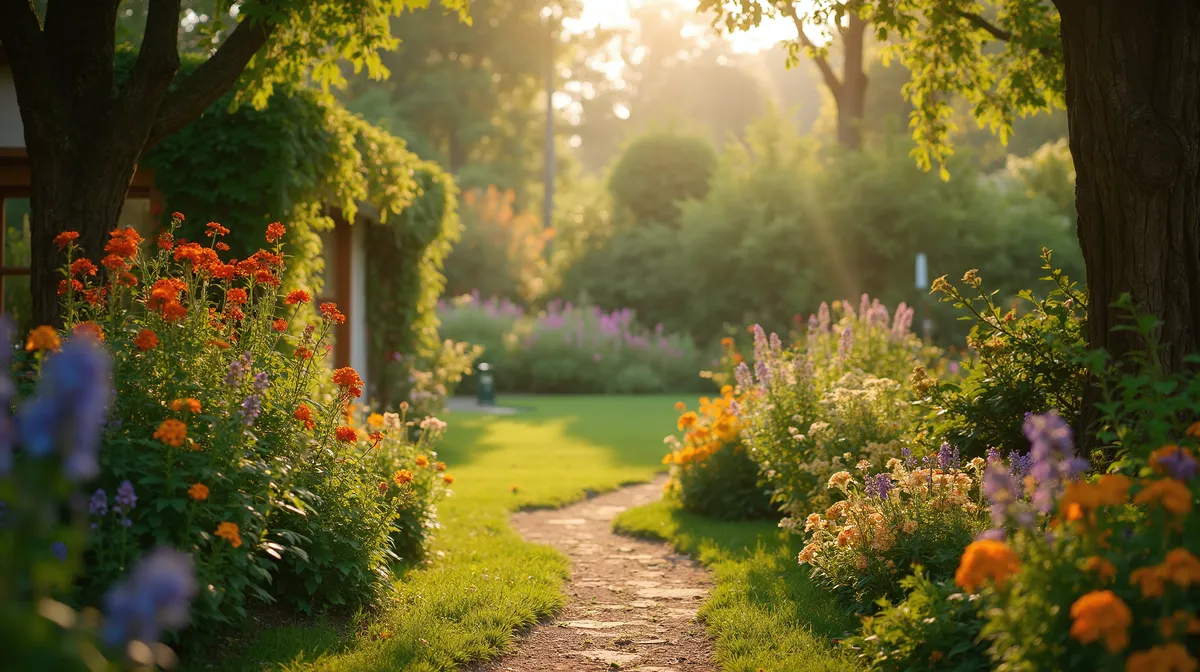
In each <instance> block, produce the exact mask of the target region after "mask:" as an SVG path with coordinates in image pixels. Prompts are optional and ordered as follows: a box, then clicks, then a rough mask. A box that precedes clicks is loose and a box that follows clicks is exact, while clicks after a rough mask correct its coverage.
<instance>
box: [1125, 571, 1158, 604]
mask: <svg viewBox="0 0 1200 672" xmlns="http://www.w3.org/2000/svg"><path fill="white" fill-rule="evenodd" d="M1129 583H1130V585H1134V586H1137V587H1138V588H1140V589H1141V591H1142V597H1145V598H1154V597H1162V596H1163V593H1164V592H1165V591H1166V585H1167V581H1166V576H1165V575H1164V572H1163V570H1162V567H1160V566H1153V567H1142V568H1140V569H1135V570H1133V572H1131V573H1130V574H1129Z"/></svg>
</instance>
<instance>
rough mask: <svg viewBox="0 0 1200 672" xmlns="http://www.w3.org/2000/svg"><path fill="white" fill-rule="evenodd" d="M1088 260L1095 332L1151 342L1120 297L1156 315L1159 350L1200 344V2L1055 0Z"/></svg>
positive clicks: (1172, 363) (1114, 349)
mask: <svg viewBox="0 0 1200 672" xmlns="http://www.w3.org/2000/svg"><path fill="white" fill-rule="evenodd" d="M1056 4H1057V5H1058V8H1059V12H1060V15H1061V18H1062V40H1063V55H1064V61H1065V79H1066V103H1067V115H1068V123H1069V131H1070V145H1071V155H1072V157H1073V158H1074V162H1075V170H1076V175H1077V177H1076V187H1075V191H1076V203H1077V208H1078V213H1079V217H1078V222H1077V225H1078V234H1079V242H1080V244H1081V245H1082V247H1083V256H1084V262H1085V264H1086V268H1087V275H1088V277H1087V288H1088V296H1089V306H1088V335H1089V339H1090V341H1091V344H1092V345H1093V346H1095V347H1103V348H1106V349H1107V350H1108V351H1109V352H1110V353H1111V354H1113V355H1114V356H1121V355H1124V354H1126V353H1129V352H1130V351H1133V350H1136V349H1142V348H1144V344H1142V343H1139V342H1138V339H1137V336H1136V335H1135V334H1132V333H1131V332H1128V331H1113V327H1114V326H1117V325H1118V324H1120V323H1121V322H1122V321H1124V319H1125V317H1126V316H1124V315H1122V311H1120V310H1118V309H1114V308H1113V307H1112V303H1113V302H1114V301H1116V300H1117V299H1118V298H1119V297H1120V296H1121V295H1123V294H1128V295H1129V296H1130V297H1131V298H1132V300H1133V305H1134V306H1135V308H1136V309H1137V311H1138V312H1139V313H1144V314H1152V315H1156V316H1158V317H1159V318H1161V319H1162V323H1163V324H1162V327H1161V329H1160V330H1159V332H1158V333H1157V334H1156V336H1157V338H1158V340H1159V342H1160V343H1161V346H1162V349H1161V351H1160V353H1159V354H1160V362H1161V364H1162V365H1163V366H1164V367H1165V368H1166V369H1167V370H1169V371H1179V370H1182V369H1183V368H1184V357H1185V356H1187V355H1188V354H1192V353H1196V352H1200V3H1197V2H1191V1H1188V2H1180V1H1179V0H1145V1H1144V2H1136V3H1132V2H1125V1H1124V0H1057V2H1056Z"/></svg>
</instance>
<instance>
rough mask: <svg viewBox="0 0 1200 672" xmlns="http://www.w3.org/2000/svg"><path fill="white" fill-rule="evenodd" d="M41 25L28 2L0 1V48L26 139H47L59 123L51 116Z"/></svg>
mask: <svg viewBox="0 0 1200 672" xmlns="http://www.w3.org/2000/svg"><path fill="white" fill-rule="evenodd" d="M45 42H46V41H45V37H44V35H43V34H42V24H41V21H39V20H38V17H37V14H36V13H35V12H34V11H33V2H32V1H31V0H0V46H3V47H4V53H5V55H6V56H8V62H9V66H10V67H11V68H12V74H13V87H14V88H15V89H16V91H17V104H18V106H19V108H20V110H21V121H22V124H23V125H24V126H25V137H26V141H25V143H26V144H27V145H28V144H33V143H30V142H29V140H28V138H30V137H31V131H32V137H33V138H35V143H36V139H37V138H44V137H49V136H50V134H51V129H52V128H53V125H54V124H55V123H56V122H57V121H58V119H57V116H56V115H55V113H54V107H55V105H54V89H53V88H52V87H51V86H50V83H51V82H53V81H54V78H53V77H52V76H51V74H50V64H49V62H48V60H47V59H46V53H45V46H46V45H45Z"/></svg>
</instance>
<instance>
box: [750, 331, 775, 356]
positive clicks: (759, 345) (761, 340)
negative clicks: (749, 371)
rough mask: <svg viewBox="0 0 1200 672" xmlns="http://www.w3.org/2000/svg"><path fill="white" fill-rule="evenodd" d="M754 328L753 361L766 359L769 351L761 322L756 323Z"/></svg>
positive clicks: (765, 333)
mask: <svg viewBox="0 0 1200 672" xmlns="http://www.w3.org/2000/svg"><path fill="white" fill-rule="evenodd" d="M753 330H754V361H756V362H763V361H766V359H767V357H769V353H770V347H771V346H770V344H769V343H768V342H767V332H765V331H763V328H762V325H761V324H756V325H754V327H753Z"/></svg>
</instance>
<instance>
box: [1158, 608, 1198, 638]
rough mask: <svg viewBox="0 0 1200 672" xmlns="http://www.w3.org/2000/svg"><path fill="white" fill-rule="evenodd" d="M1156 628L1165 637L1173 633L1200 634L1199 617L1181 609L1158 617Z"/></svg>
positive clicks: (1170, 636)
mask: <svg viewBox="0 0 1200 672" xmlns="http://www.w3.org/2000/svg"><path fill="white" fill-rule="evenodd" d="M1158 630H1159V632H1161V633H1162V636H1163V637H1164V638H1165V639H1171V638H1173V637H1175V635H1200V618H1196V615H1195V614H1192V613H1189V612H1186V611H1183V610H1182V609H1180V610H1176V612H1175V613H1173V614H1171V615H1170V616H1167V617H1165V618H1161V619H1159V621H1158Z"/></svg>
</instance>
